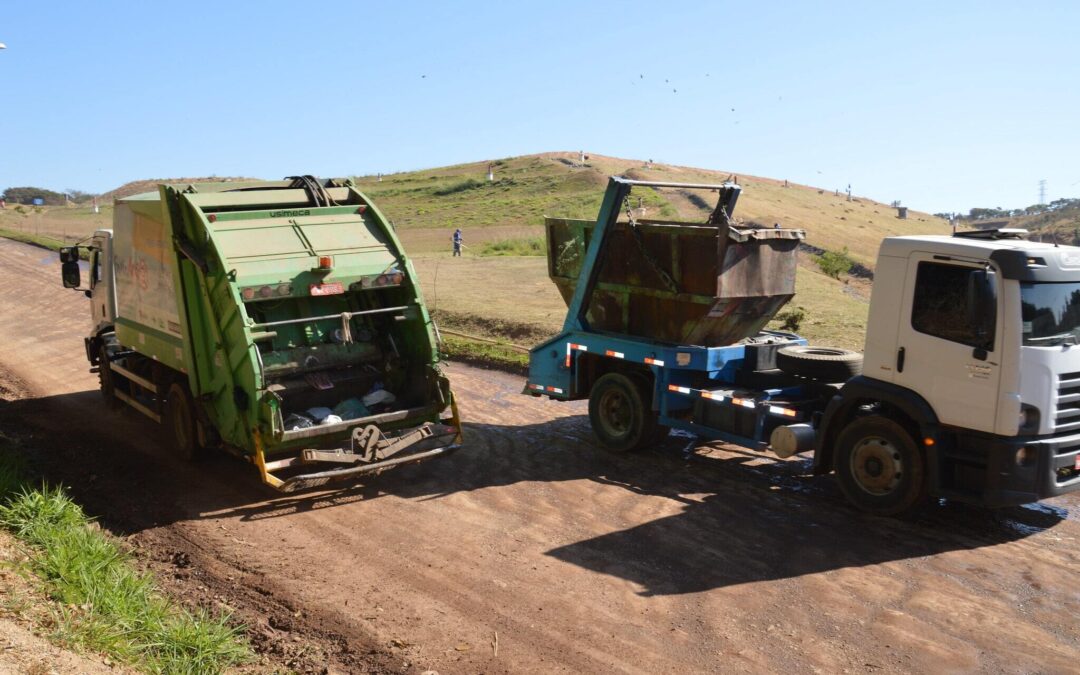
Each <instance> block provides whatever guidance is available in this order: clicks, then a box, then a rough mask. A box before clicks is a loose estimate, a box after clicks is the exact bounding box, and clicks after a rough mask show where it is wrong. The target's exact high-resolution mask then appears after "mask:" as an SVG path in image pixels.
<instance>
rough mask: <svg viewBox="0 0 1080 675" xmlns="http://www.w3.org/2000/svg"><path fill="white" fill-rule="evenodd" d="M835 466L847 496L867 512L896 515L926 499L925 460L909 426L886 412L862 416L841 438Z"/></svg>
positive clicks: (842, 488)
mask: <svg viewBox="0 0 1080 675" xmlns="http://www.w3.org/2000/svg"><path fill="white" fill-rule="evenodd" d="M833 466H834V467H835V469H836V478H837V481H838V482H839V483H840V489H841V491H843V493H844V496H845V497H847V498H848V501H850V502H851V503H852V504H854V505H855V506H857V507H859V508H860V509H862V510H863V511H866V512H868V513H872V514H875V515H879V516H894V515H898V514H901V513H904V512H906V511H910V510H912V509H914V508H916V507H917V506H919V505H920V504H921V503H922V502H923V500H924V499H925V497H926V491H927V485H926V471H925V462H924V461H923V456H922V453H921V452H920V451H919V447H918V446H917V445H916V444H915V440H914V439H913V438H912V437H911V434H909V433H908V432H907V430H906V429H904V427H902V426H900V425H899V424H897V423H896V422H894V421H893V420H891V419H889V418H887V417H883V416H881V415H870V416H867V417H860V418H859V419H857V420H855V421H853V422H852V423H851V424H849V425H848V426H847V427H846V428H845V429H844V430H843V431H842V432H841V433H840V438H839V439H837V442H836V458H835V460H834V463H833Z"/></svg>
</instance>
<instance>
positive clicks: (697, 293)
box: [545, 178, 805, 347]
mask: <svg viewBox="0 0 1080 675" xmlns="http://www.w3.org/2000/svg"><path fill="white" fill-rule="evenodd" d="M633 187H642V188H645V189H653V188H674V189H678V190H690V189H698V190H709V191H712V192H715V193H717V194H718V197H719V200H718V204H717V206H716V209H715V210H714V211H713V213H712V215H711V216H710V217H709V218H708V219H707V220H706V221H705V222H697V223H693V222H684V221H680V220H658V219H647V218H634V212H633V210H632V209H624V208H623V207H624V203H625V202H626V200H627V197H628V196H629V194H630V190H631V189H632V188H633ZM738 196H739V187H738V186H736V185H732V184H724V185H696V184H679V183H646V182H640V181H627V180H623V179H619V178H612V185H611V186H610V187H609V189H608V193H607V196H606V197H605V201H604V205H603V207H602V208H601V212H600V219H601V220H603V221H604V222H605V223H606V224H607V226H606V227H604V228H603V229H602V231H603V232H604V237H605V239H606V241H604V242H594V241H593V233H594V232H595V231H596V223H595V222H593V221H587V220H571V219H565V218H547V219H546V220H545V228H546V233H547V246H548V274H549V275H550V277H551V279H552V280H553V281H554V282H555V284H556V285H557V286H558V288H559V292H560V293H561V294H562V297H563V300H565V301H566V303H567V305H568V306H570V307H571V308H572V309H573V308H574V302H575V298H576V296H578V295H580V298H578V303H579V304H578V308H579V309H580V310H583V311H584V317H582V318H583V319H584V323H585V324H586V325H587V326H588V327H589V328H590V329H591V330H596V331H604V332H611V333H619V334H623V335H628V336H633V337H639V338H645V339H650V340H656V341H660V342H669V343H676V344H687V345H699V346H706V347H711V346H720V345H728V344H733V343H735V342H738V341H739V340H742V339H744V338H748V337H751V336H754V335H757V334H758V332H759V331H761V329H763V328H764V327H765V324H767V323H768V322H769V320H770V319H772V318H773V317H774V316H775V315H776V313H777V312H778V311H779V310H780V308H781V307H783V306H784V304H785V303H787V301H788V300H790V299H791V297H792V296H793V295H794V293H795V271H796V265H797V259H796V253H797V250H798V246H799V242H800V241H801V240H802V239H803V238H804V237H805V233H804V232H803V231H802V230H792V229H779V228H753V227H737V226H735V225H734V224H733V222H732V221H731V212H732V211H733V210H734V207H735V202H736V200H737V199H738ZM621 213H625V215H626V218H624V219H622V220H620V214H621ZM590 256H592V258H591V259H590ZM586 264H588V267H589V269H588V270H587V271H586V274H585V275H583V274H582V269H583V267H584V266H586ZM582 277H584V279H583V281H584V283H585V285H586V287H585V288H582V289H579V288H578V285H579V278H582ZM573 314H574V312H573V311H571V315H573ZM571 318H572V316H570V317H568V320H569V319H571Z"/></svg>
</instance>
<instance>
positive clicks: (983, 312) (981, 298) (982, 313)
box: [967, 270, 997, 349]
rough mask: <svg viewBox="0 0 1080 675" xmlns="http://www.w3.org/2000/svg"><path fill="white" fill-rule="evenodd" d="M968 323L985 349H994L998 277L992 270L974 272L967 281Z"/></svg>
mask: <svg viewBox="0 0 1080 675" xmlns="http://www.w3.org/2000/svg"><path fill="white" fill-rule="evenodd" d="M967 322H968V325H969V326H971V328H972V330H974V332H975V334H976V335H977V336H978V337H979V339H980V340H982V341H983V342H984V344H983V345H982V347H983V348H985V349H993V346H994V327H995V325H996V324H997V275H996V274H995V273H994V272H993V271H992V270H972V272H971V273H970V274H969V275H968V281H967Z"/></svg>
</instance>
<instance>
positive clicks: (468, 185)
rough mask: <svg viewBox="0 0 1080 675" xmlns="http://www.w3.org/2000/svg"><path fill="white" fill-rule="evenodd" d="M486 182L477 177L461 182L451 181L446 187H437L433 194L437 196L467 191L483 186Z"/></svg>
mask: <svg viewBox="0 0 1080 675" xmlns="http://www.w3.org/2000/svg"><path fill="white" fill-rule="evenodd" d="M483 186H484V182H483V181H479V180H476V179H475V178H468V179H466V180H463V181H461V182H460V183H451V184H450V185H447V186H445V187H441V188H436V189H435V190H432V194H434V195H435V196H436V197H446V196H448V195H453V194H457V193H458V192H465V191H467V190H475V189H476V188H479V187H483Z"/></svg>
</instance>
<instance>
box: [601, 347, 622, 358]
mask: <svg viewBox="0 0 1080 675" xmlns="http://www.w3.org/2000/svg"><path fill="white" fill-rule="evenodd" d="M604 356H612V357H614V358H616V359H624V358H626V354H623V353H622V352H615V351H612V350H610V349H608V350H607V351H605V352H604Z"/></svg>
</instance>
